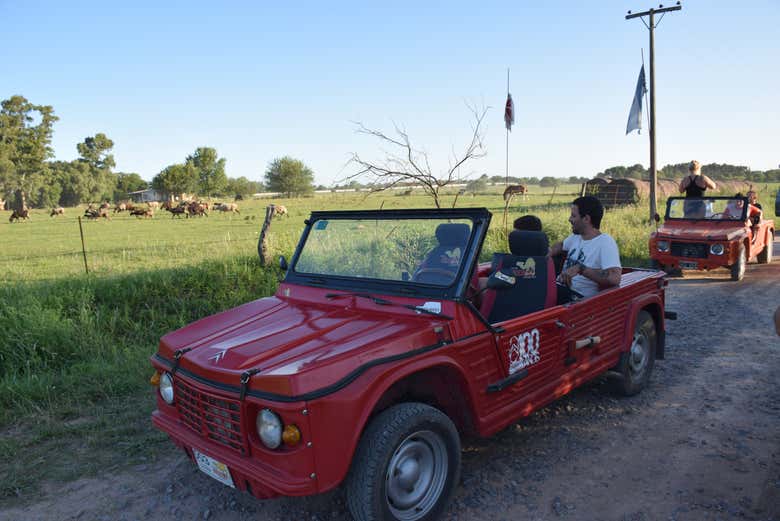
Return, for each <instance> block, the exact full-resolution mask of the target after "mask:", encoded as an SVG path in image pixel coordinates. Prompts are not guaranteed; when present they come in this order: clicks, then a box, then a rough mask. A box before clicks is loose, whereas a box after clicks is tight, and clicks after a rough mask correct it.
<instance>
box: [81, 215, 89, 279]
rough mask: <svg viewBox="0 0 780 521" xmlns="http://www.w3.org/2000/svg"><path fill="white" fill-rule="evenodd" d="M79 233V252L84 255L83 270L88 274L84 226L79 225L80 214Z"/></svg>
mask: <svg viewBox="0 0 780 521" xmlns="http://www.w3.org/2000/svg"><path fill="white" fill-rule="evenodd" d="M79 233H81V253H82V254H83V255H84V271H86V272H87V275H89V268H88V267H87V248H86V247H85V246H84V228H82V226H81V216H80V215H79Z"/></svg>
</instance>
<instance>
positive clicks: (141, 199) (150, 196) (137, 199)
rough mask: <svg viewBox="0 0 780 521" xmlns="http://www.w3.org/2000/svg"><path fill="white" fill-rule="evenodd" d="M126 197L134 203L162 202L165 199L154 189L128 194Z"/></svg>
mask: <svg viewBox="0 0 780 521" xmlns="http://www.w3.org/2000/svg"><path fill="white" fill-rule="evenodd" d="M127 195H129V196H130V199H132V201H133V202H134V203H148V202H149V201H162V200H164V199H165V197H164V196H163V194H162V193H160V192H158V191H157V190H155V189H154V188H147V189H146V190H138V191H137V192H130V193H128V194H127Z"/></svg>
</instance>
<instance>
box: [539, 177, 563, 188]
mask: <svg viewBox="0 0 780 521" xmlns="http://www.w3.org/2000/svg"><path fill="white" fill-rule="evenodd" d="M560 184H561V180H560V179H559V178H557V177H550V176H545V177H542V178H541V179H540V180H539V186H559V185H560Z"/></svg>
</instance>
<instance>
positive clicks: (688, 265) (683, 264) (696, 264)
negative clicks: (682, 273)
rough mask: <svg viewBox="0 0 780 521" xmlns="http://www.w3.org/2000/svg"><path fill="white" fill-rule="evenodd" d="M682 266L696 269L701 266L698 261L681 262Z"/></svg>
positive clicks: (687, 268)
mask: <svg viewBox="0 0 780 521" xmlns="http://www.w3.org/2000/svg"><path fill="white" fill-rule="evenodd" d="M680 267H681V268H683V269H686V270H695V269H698V268H699V264H698V263H696V262H681V263H680Z"/></svg>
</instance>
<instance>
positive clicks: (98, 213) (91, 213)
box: [84, 205, 111, 221]
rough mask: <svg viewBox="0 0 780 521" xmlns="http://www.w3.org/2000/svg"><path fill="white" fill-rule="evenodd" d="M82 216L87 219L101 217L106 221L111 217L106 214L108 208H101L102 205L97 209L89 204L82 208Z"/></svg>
mask: <svg viewBox="0 0 780 521" xmlns="http://www.w3.org/2000/svg"><path fill="white" fill-rule="evenodd" d="M84 217H86V218H87V219H100V218H101V217H103V218H105V219H106V220H107V221H110V220H111V217H110V216H109V215H108V208H103V205H101V206H100V208H98V209H95V208H92V207H91V205H90V208H87V209H86V210H84Z"/></svg>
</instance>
